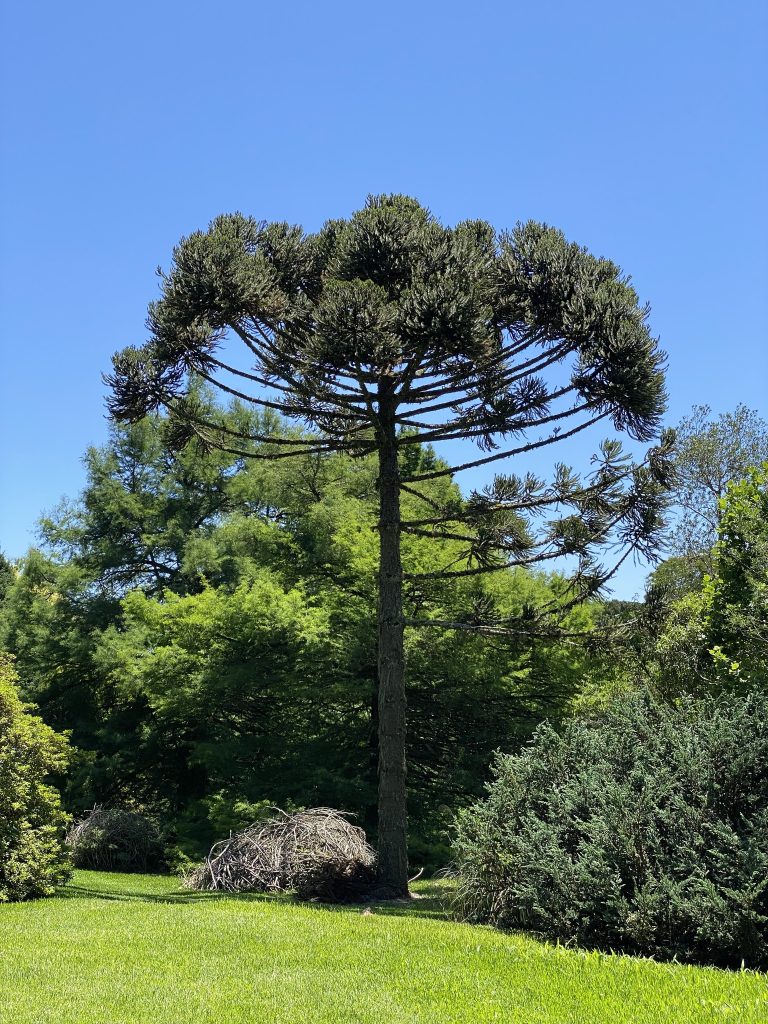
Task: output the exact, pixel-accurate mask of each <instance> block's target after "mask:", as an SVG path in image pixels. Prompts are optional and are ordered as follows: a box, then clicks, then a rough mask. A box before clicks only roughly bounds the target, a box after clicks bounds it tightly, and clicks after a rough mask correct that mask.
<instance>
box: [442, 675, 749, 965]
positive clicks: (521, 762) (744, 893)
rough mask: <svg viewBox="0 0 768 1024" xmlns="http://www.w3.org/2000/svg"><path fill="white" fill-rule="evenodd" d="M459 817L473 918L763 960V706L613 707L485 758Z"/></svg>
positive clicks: (463, 878)
mask: <svg viewBox="0 0 768 1024" xmlns="http://www.w3.org/2000/svg"><path fill="white" fill-rule="evenodd" d="M494 776H495V778H494V780H493V782H492V783H491V784H490V785H489V787H488V797H487V798H486V799H485V800H483V801H482V802H480V803H478V804H476V805H475V806H473V807H471V808H469V809H468V810H466V811H465V812H463V813H462V814H461V815H460V817H459V820H458V825H457V836H456V841H455V848H456V855H457V860H458V864H459V873H460V887H459V896H458V905H459V909H460V912H461V914H462V916H463V917H464V918H465V919H468V920H471V921H481V922H487V923H491V924H494V925H497V926H500V927H503V928H523V929H530V930H532V931H534V932H538V933H540V934H542V935H543V936H545V937H548V938H551V939H557V940H575V941H577V942H579V943H581V944H584V945H591V946H596V947H599V948H613V949H622V950H624V951H627V952H634V953H642V954H649V955H661V956H664V957H669V956H676V957H678V958H679V959H685V960H691V961H704V962H712V963H717V964H722V965H738V964H739V963H741V962H742V961H744V962H745V963H747V964H749V965H751V966H765V965H766V964H768V698H766V696H764V695H762V694H758V693H753V694H750V695H747V696H742V697H737V696H733V695H730V696H728V695H725V694H722V695H720V696H718V697H708V698H705V699H698V700H694V699H693V698H685V699H683V700H681V701H680V702H678V703H677V704H676V705H675V706H674V707H667V706H664V705H662V704H660V703H657V702H655V701H654V700H653V699H652V698H651V697H650V696H649V695H647V694H639V695H634V696H631V697H620V698H617V699H616V700H615V701H614V702H612V703H611V704H610V705H609V706H608V708H607V709H605V710H604V711H603V712H601V713H599V715H596V716H594V717H593V718H591V719H576V720H574V721H572V722H571V723H570V724H569V725H568V726H567V727H566V729H565V731H564V732H563V734H562V735H558V733H556V732H555V731H554V730H553V729H552V728H551V727H549V726H547V725H544V726H542V727H540V728H539V730H538V731H537V733H536V735H535V737H534V739H533V741H532V743H531V744H530V745H529V746H528V747H527V748H526V749H525V750H524V751H523V752H522V753H521V754H518V755H516V756H504V755H497V758H496V762H495V765H494Z"/></svg>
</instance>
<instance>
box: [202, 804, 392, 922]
mask: <svg viewBox="0 0 768 1024" xmlns="http://www.w3.org/2000/svg"><path fill="white" fill-rule="evenodd" d="M277 814H278V817H276V818H273V819H271V820H269V821H265V822H258V823H257V824H255V825H251V826H250V827H249V828H247V829H245V830H244V831H243V832H238V833H236V834H235V835H233V836H230V838H229V839H225V840H224V841H223V842H220V843H216V845H215V846H213V847H212V849H211V852H210V853H209V854H208V856H207V858H206V859H205V861H204V862H203V863H202V864H201V865H200V867H198V868H196V869H195V870H194V871H193V872H192V873H191V874H190V875H189V876H188V877H187V879H186V881H185V884H186V885H187V886H189V887H190V888H192V889H206V890H218V891H221V892H269V891H285V890H287V889H292V890H294V891H295V893H296V895H297V896H299V897H300V898H301V899H315V900H328V901H332V902H349V901H353V900H356V899H360V898H362V897H363V896H364V894H365V893H366V891H367V890H368V889H369V888H370V886H371V883H372V882H373V880H374V877H375V865H376V855H375V853H374V851H373V849H372V848H371V846H370V845H369V844H368V842H367V840H366V838H365V833H364V832H363V830H362V829H361V828H356V827H355V826H354V825H351V824H350V823H349V821H348V820H347V818H346V817H345V816H344V815H343V814H341V813H339V812H338V811H334V810H332V809H331V808H330V807H312V808H310V809H309V810H306V811H299V812H297V813H296V814H286V813H285V812H284V811H279V810H278V811H277Z"/></svg>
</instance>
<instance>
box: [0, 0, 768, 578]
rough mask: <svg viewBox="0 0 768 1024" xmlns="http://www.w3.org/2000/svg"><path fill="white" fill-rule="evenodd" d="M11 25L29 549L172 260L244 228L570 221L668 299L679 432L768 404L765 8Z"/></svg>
mask: <svg viewBox="0 0 768 1024" xmlns="http://www.w3.org/2000/svg"><path fill="white" fill-rule="evenodd" d="M2 18H3V20H2V23H1V24H0V76H2V80H1V81H0V86H1V89H0V93H1V97H2V98H1V99H0V103H1V104H2V115H1V116H2V161H1V162H0V174H1V175H2V179H3V180H2V190H1V196H2V199H1V202H2V238H1V242H0V304H1V313H0V342H1V343H2V382H3V387H2V402H1V404H0V417H1V418H2V422H1V423H0V445H1V446H2V450H1V452H0V494H1V496H0V548H2V549H4V550H5V552H6V553H7V554H8V555H11V556H19V555H21V554H23V553H24V551H25V549H26V547H27V546H28V545H29V544H30V543H32V541H33V539H34V532H33V530H34V523H35V520H36V518H37V517H38V515H39V514H40V513H41V511H43V510H44V509H50V508H52V507H53V506H54V505H55V504H56V503H57V502H58V501H59V499H60V498H61V497H62V496H63V495H65V494H66V495H70V496H74V495H76V494H77V492H78V491H79V490H80V488H81V487H82V484H83V471H82V466H81V462H80V460H81V457H82V454H83V452H84V451H85V449H86V447H87V446H88V445H90V444H99V443H101V442H103V440H104V439H105V436H106V423H105V420H104V388H103V385H102V383H101V373H102V372H103V371H105V370H108V369H109V365H110V356H111V354H112V352H113V351H115V350H116V349H118V348H121V347H123V346H124V345H126V344H131V343H140V342H141V341H142V340H143V339H144V336H145V331H144V317H145V312H146V306H147V303H148V301H150V300H151V299H152V298H154V297H155V296H156V293H157V281H156V278H155V276H154V269H155V267H156V266H157V265H158V264H162V265H165V266H167V265H168V260H169V255H170V251H171V248H172V246H173V244H174V243H175V242H176V241H177V240H178V238H179V237H180V236H181V235H182V234H186V233H188V232H190V231H193V230H195V229H197V228H200V227H205V226H206V225H207V223H208V221H209V220H210V219H211V218H212V217H214V216H215V215H216V214H218V213H222V212H229V211H233V210H238V209H239V210H242V211H244V212H246V213H249V214H253V215H254V216H256V217H259V218H266V219H281V220H289V221H293V222H298V223H302V224H303V225H304V226H305V227H306V228H307V229H310V230H315V229H317V228H318V227H320V225H321V224H322V222H323V221H324V220H325V219H327V218H329V217H339V216H346V215H348V214H349V213H351V212H352V211H353V210H355V209H357V208H358V207H359V206H361V205H362V203H363V202H364V200H365V196H366V194H368V193H370V192H374V193H375V192H406V193H409V194H412V195H414V196H416V197H417V198H419V199H420V200H421V201H422V202H423V203H425V204H426V205H428V206H429V207H430V208H431V209H432V210H433V212H434V213H435V214H436V215H437V216H438V217H440V219H441V220H443V221H445V222H446V223H453V222H456V221H458V220H462V219H464V218H467V217H474V218H486V219H487V220H489V221H491V222H492V223H494V224H495V225H496V226H498V227H511V226H513V225H514V223H515V222H516V221H517V220H526V219H528V218H535V219H537V220H543V221H546V222H548V223H550V224H554V225H556V226H558V227H560V228H562V229H563V230H564V231H565V233H566V234H567V235H568V236H569V237H570V238H572V239H574V240H576V241H578V242H580V243H582V244H585V245H587V246H588V247H589V248H590V249H592V250H593V251H594V252H595V253H596V254H598V255H602V256H608V257H610V258H611V259H613V260H615V261H616V262H618V263H619V264H620V265H621V266H622V267H623V268H624V269H625V270H626V271H627V272H629V273H630V274H631V275H632V277H633V280H634V283H635V286H636V288H637V289H638V291H639V293H640V295H641V297H642V299H643V300H644V301H645V300H647V301H648V302H650V303H651V306H652V310H653V312H652V319H651V323H652V327H653V330H654V332H655V333H656V334H658V335H659V336H660V337H661V341H662V345H663V347H664V348H665V349H666V350H667V352H668V353H669V376H668V381H669V391H670V408H669V422H670V423H674V422H676V421H677V420H678V419H679V418H680V416H681V415H683V414H684V413H686V412H687V411H688V410H689V409H690V407H691V405H693V404H694V403H697V402H699V403H700V402H707V403H709V404H710V405H711V406H712V407H713V409H714V410H715V411H716V412H721V411H725V410H728V409H732V408H733V407H734V406H735V405H736V404H737V403H738V402H740V401H743V402H745V403H746V404H747V405H749V406H751V407H752V408H756V409H758V410H760V412H761V414H762V415H764V416H765V415H766V412H768V409H767V408H766V407H767V406H768V401H767V399H768V356H767V355H766V320H767V317H766V313H767V312H768V310H767V309H766V306H767V303H766V294H767V293H766V280H767V279H768V274H767V273H766V271H768V255H767V253H766V241H767V240H768V190H766V182H768V175H767V174H766V172H767V171H768V160H767V159H766V157H767V156H768V131H767V122H766V112H767V110H768V103H767V102H766V101H767V100H768V4H766V3H765V0H754V2H753V0H744V2H739V0H734V2H733V3H730V4H726V3H725V2H721V0H718V2H712V0H697V2H692V0H678V2H676V3H670V2H669V0H666V2H664V3H659V2H656V0H650V2H646V3H642V4H641V3H634V4H628V3H625V4H619V3H616V2H615V0H614V2H611V3H605V2H590V0H586V2H584V3H578V4H577V3H575V2H567V0H540V2H539V3H538V4H520V3H515V2H510V0H492V2H488V0H474V2H472V3H451V2H450V0H442V2H439V3H438V2H435V0H426V2H419V0H410V2H407V3H404V2H402V0H388V2H387V3H381V4H365V3H360V0H357V2H339V0H326V2H325V3H317V2H316V0H315V2H308V0H293V2H292V3H290V4H276V3H269V4H267V3H262V2H258V0H252V2H250V3H248V2H232V0H220V2H218V3H217V4H215V5H214V4H211V3H206V4H203V3H194V2H189V0H186V2H184V3H182V2H179V0H162V2H157V0H156V2H154V3H148V2H146V0H134V2H132V3H129V4H128V3H127V4H108V3H94V2H78V3H73V4H61V3H52V2H39V3H35V2H29V3H27V4H25V5H22V4H20V3H18V2H16V3H13V2H11V0H8V2H7V3H6V5H5V12H4V14H3V16H2ZM553 451H554V450H553ZM577 455H578V453H577ZM574 462H575V463H576V462H577V459H576V458H574ZM519 468H521V467H518V469H519ZM522 468H525V467H522ZM475 482H477V481H475ZM642 577H643V571H642V570H641V569H640V568H635V569H631V570H629V571H628V572H626V573H625V574H624V575H623V576H622V578H621V580H620V581H619V585H618V587H617V594H618V596H627V597H630V596H632V594H633V593H634V592H636V591H637V590H639V588H640V586H641V582H642Z"/></svg>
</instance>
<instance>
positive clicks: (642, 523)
mask: <svg viewBox="0 0 768 1024" xmlns="http://www.w3.org/2000/svg"><path fill="white" fill-rule="evenodd" d="M646 320H647V310H645V309H643V308H642V307H640V306H639V305H638V299H637V295H636V293H635V292H634V290H633V288H632V287H631V286H630V284H629V281H628V280H627V279H626V278H625V277H623V276H622V273H621V271H620V269H619V268H618V267H617V266H616V265H615V264H613V263H611V262H609V261H608V260H605V259H598V258H596V257H594V256H592V255H591V254H589V253H588V252H587V251H586V250H585V249H583V248H581V247H579V246H577V245H575V244H572V243H569V242H567V241H566V239H565V238H564V237H563V235H562V234H561V233H560V232H559V231H556V230H554V229H552V228H550V227H547V226H545V225H542V224H536V223H528V224H525V225H521V226H518V227H517V228H515V230H514V231H512V232H510V233H501V234H499V233H497V232H496V231H495V230H494V229H493V227H491V225H489V224H487V223H485V222H482V221H467V222H464V223H462V224H459V225H458V226H457V227H454V228H449V227H444V226H443V225H442V224H440V223H439V222H438V221H437V220H436V219H435V218H434V217H433V216H432V215H431V214H430V212H429V211H428V210H426V209H425V208H424V207H422V206H421V205H420V204H419V203H418V202H416V201H415V200H414V199H410V198H408V197H404V196H379V197H372V198H369V200H368V202H367V203H366V205H365V208H364V209H362V210H360V211H359V212H357V213H355V214H354V215H353V216H352V217H351V218H350V219H349V220H333V221H329V222H328V223H327V224H326V225H325V226H324V227H323V228H322V230H321V231H319V232H318V233H316V234H305V233H304V231H302V229H301V228H299V227H292V226H289V225H288V224H284V223H262V222H259V221H256V220H253V219H252V218H249V217H245V216H242V215H241V214H234V215H231V216H222V217H219V218H217V219H216V220H215V221H213V223H212V224H211V226H210V228H209V229H208V231H206V232H198V233H195V234H193V235H191V236H190V237H188V238H185V239H183V240H182V241H181V242H180V244H179V245H178V246H177V248H176V249H175V251H174V258H173V266H172V269H171V270H170V272H169V273H168V274H165V275H163V276H162V296H161V298H160V299H159V300H158V301H157V302H155V303H153V304H152V305H151V307H150V311H149V319H148V325H149V329H150V332H151V335H150V338H149V340H148V341H147V343H146V344H145V345H144V346H143V347H142V348H138V349H137V348H128V349H126V350H124V351H123V352H121V353H119V354H118V355H117V356H116V357H115V359H114V371H113V373H112V374H111V375H110V376H109V377H108V378H107V381H108V383H109V384H110V385H111V388H112V395H111V399H110V411H111V412H112V414H113V415H115V416H116V417H118V418H123V419H128V420H137V419H139V418H140V417H142V416H144V415H146V414H147V413H148V412H150V411H152V410H156V409H158V408H161V407H162V408H164V409H166V410H167V411H168V412H169V414H170V416H171V418H172V420H173V421H174V422H175V424H176V442H177V443H178V444H179V445H181V444H184V443H185V442H186V441H187V440H189V439H191V438H193V437H197V438H199V439H201V440H202V441H203V442H204V443H205V444H208V445H211V446H214V447H218V448H221V449H224V450H226V451H230V452H232V453H236V454H244V455H246V456H253V457H257V458H269V459H283V458H290V457H293V456H300V455H306V454H307V453H321V452H329V451H346V452H349V453H352V454H353V455H360V456H364V455H366V454H369V453H373V454H375V455H376V457H377V458H378V465H379V479H378V490H379V517H378V531H379V537H380V563H379V602H378V643H379V651H378V666H379V669H378V707H379V715H378V728H379V836H378V845H379V872H380V880H381V882H382V884H384V885H386V886H387V887H389V888H390V889H391V890H392V891H393V892H395V893H405V892H407V885H408V865H407V844H406V837H407V821H406V777H405V754H404V749H405V730H406V691H405V658H404V647H403V636H404V629H405V627H406V626H446V627H448V628H476V629H479V630H481V631H487V632H490V633H493V634H496V635H504V634H505V633H508V634H512V633H514V632H515V631H520V630H529V631H530V630H535V629H537V628H540V629H544V628H546V627H545V626H544V625H543V624H544V623H545V622H546V621H547V620H546V619H545V615H546V613H547V612H551V611H552V610H553V609H552V608H549V609H532V610H529V611H528V612H526V615H525V621H517V622H510V621H509V620H508V619H507V620H506V621H504V620H502V619H500V618H499V617H494V615H493V610H492V609H490V608H488V607H486V606H485V604H484V603H483V602H480V604H481V605H482V607H475V608H473V609H468V613H467V616H466V618H465V619H462V620H461V621H460V622H437V621H435V620H433V619H431V618H430V617H429V615H428V614H427V615H425V614H424V611H423V609H424V607H425V603H424V601H423V600H422V598H421V597H420V595H423V593H424V591H425V589H428V588H429V585H430V581H432V582H433V583H434V584H435V585H437V583H439V581H440V580H445V579H451V578H456V577H460V576H467V575H470V576H471V575H474V574H477V573H481V572H489V571H491V572H492V571H498V570H499V569H501V568H503V567H506V566H532V565H536V564H540V563H545V564H550V565H558V566H562V565H563V564H564V563H563V562H562V561H556V560H558V559H566V564H568V566H569V572H571V570H572V577H571V579H570V584H569V587H568V588H567V592H565V593H564V594H563V596H562V601H560V602H559V606H558V607H559V609H560V610H562V609H563V608H564V607H566V606H568V605H569V604H571V603H573V602H575V601H577V600H579V599H582V598H583V597H585V596H588V595H591V594H595V593H596V592H597V591H598V590H599V588H600V587H601V586H602V585H603V584H604V583H605V581H606V580H607V578H608V577H609V576H610V575H611V573H612V571H614V569H615V564H617V563H620V562H621V561H623V560H624V559H625V558H626V557H628V555H629V554H630V553H631V552H640V553H642V554H644V555H649V554H651V553H653V551H654V548H655V544H656V537H657V534H658V531H659V528H660V526H661V524H662V509H663V497H662V495H663V490H664V479H663V478H664V474H665V471H666V470H665V467H666V444H665V443H662V444H661V445H660V446H658V447H655V448H653V449H651V450H650V452H649V453H648V455H647V456H646V458H645V459H644V460H643V462H642V463H640V464H635V463H633V462H632V461H631V459H630V458H629V457H628V456H627V455H625V454H624V452H623V451H622V448H621V444H620V443H619V442H618V441H615V440H609V441H605V442H603V443H602V444H601V446H600V449H599V453H598V455H596V456H595V458H594V459H593V464H592V469H591V470H590V472H589V474H588V475H587V476H586V477H584V478H582V477H579V476H578V475H576V474H575V473H574V472H573V471H572V470H571V469H569V468H568V467H566V466H563V465H560V464H558V465H557V467H556V470H555V472H554V474H553V477H552V479H551V480H550V481H543V480H540V479H537V478H536V477H535V476H533V475H532V474H531V473H529V472H527V473H525V474H524V475H522V476H516V475H505V476H496V477H495V478H494V479H493V482H492V484H490V485H489V486H488V487H487V488H486V489H485V490H483V491H482V492H473V493H472V494H471V496H470V497H469V498H468V499H467V500H466V501H460V500H453V499H452V500H451V501H450V503H449V504H448V505H445V504H443V503H441V502H439V501H435V500H434V498H432V497H430V496H428V495H423V499H424V513H425V514H424V516H423V517H422V518H418V519H411V520H404V519H403V518H402V516H401V512H400V496H401V492H403V491H410V492H412V493H413V494H416V495H421V494H422V491H421V490H420V487H421V488H422V489H423V488H424V481H426V480H429V479H433V478H436V477H440V476H446V475H449V474H453V473H457V472H459V471H463V470H468V469H471V468H475V467H480V466H491V465H493V464H494V463H496V462H501V461H502V460H505V459H508V458H511V457H513V456H520V457H524V456H525V454H526V453H527V452H531V451H533V450H535V449H540V448H545V447H547V446H550V445H554V444H558V443H560V442H562V441H564V440H565V439H567V438H569V437H573V436H574V435H576V434H578V433H580V432H582V431H584V430H586V429H587V428H589V427H591V426H596V425H597V424H600V423H601V421H609V422H610V423H611V424H612V425H613V427H614V428H615V429H616V430H618V431H625V432H626V433H628V434H629V436H630V437H632V438H633V439H635V440H640V441H650V440H651V439H653V438H654V437H655V436H656V434H657V431H658V427H659V421H660V417H661V414H662V412H663V410H664V401H665V392H664V376H663V369H662V367H663V354H662V353H661V352H660V351H659V349H658V347H657V345H656V342H655V340H654V339H653V338H652V337H651V335H650V333H649V329H648V326H647V322H646ZM237 339H239V342H241V343H242V348H241V349H239V350H238V349H237V346H236V344H235V342H236V340H237ZM236 351H240V352H241V353H242V355H243V356H244V357H245V358H240V356H238V355H233V354H232V353H233V352H236ZM199 379H202V380H204V381H207V382H208V383H209V384H210V385H213V386H215V387H217V388H219V389H220V390H221V391H222V392H224V393H225V394H226V395H227V396H229V397H231V398H232V397H233V398H236V399H240V400H241V401H243V402H245V403H249V404H253V405H255V406H257V407H260V408H262V409H267V410H275V411H276V412H278V413H280V414H281V415H282V416H283V417H287V418H288V419H289V420H293V421H295V423H296V428H295V430H294V429H286V430H283V432H282V433H281V432H279V431H278V430H273V429H269V430H267V431H266V432H265V433H262V434H259V433H254V432H253V431H250V430H238V429H237V428H235V427H233V426H232V424H231V420H230V421H225V420H224V417H223V416H222V417H221V418H219V417H217V416H215V415H214V416H212V415H211V414H210V408H204V407H203V406H202V404H201V403H200V401H199V399H198V398H197V397H196V395H197V394H198V391H197V390H196V388H195V387H194V385H193V384H191V382H193V381H195V380H199ZM459 439H471V440H472V441H473V442H475V443H476V445H477V446H478V448H479V450H476V451H475V452H474V453H472V454H471V455H470V457H468V458H467V460H466V461H464V462H462V463H461V464H459V465H454V466H448V465H446V464H439V465H436V466H434V467H430V468H428V469H427V470H425V469H424V468H423V467H422V468H421V470H420V471H419V470H418V469H417V470H411V471H409V470H408V467H409V466H411V467H412V466H413V465H414V460H412V459H410V460H409V459H408V457H407V452H408V450H409V449H411V450H412V446H414V445H423V444H430V445H434V444H436V443H437V442H442V441H451V440H459ZM405 531H410V532H412V533H416V534H426V535H427V536H430V537H441V538H444V539H446V540H448V541H450V542H451V543H450V544H449V545H448V549H450V551H451V553H452V554H453V553H455V555H456V557H455V559H453V558H452V559H451V564H450V565H446V566H435V568H434V572H429V573H422V574H419V576H418V577H417V576H415V575H410V576H406V577H404V575H403V571H402V566H401V551H400V547H401V536H402V534H403V533H404V532H405ZM605 547H609V548H611V549H612V551H613V554H614V557H613V559H612V561H613V563H614V569H612V568H611V567H604V566H603V565H601V564H600V563H599V562H598V561H597V559H596V553H597V552H598V551H599V550H600V549H601V548H605ZM404 593H405V597H406V599H407V600H408V601H409V604H410V606H412V608H413V614H412V615H409V617H406V615H405V613H404Z"/></svg>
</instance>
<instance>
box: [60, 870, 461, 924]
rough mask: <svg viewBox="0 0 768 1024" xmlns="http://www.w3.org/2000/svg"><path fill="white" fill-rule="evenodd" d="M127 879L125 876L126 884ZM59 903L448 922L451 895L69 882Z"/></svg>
mask: <svg viewBox="0 0 768 1024" xmlns="http://www.w3.org/2000/svg"><path fill="white" fill-rule="evenodd" d="M128 878H130V875H126V880H127V879H128ZM56 895H57V897H58V898H59V899H67V900H93V899H98V900H107V901H109V902H113V903H166V904H189V903H233V902H234V903H268V904H272V905H275V904H282V905H283V906H294V907H312V908H314V909H316V910H324V911H327V912H329V913H340V914H345V913H346V914H361V913H363V912H364V911H366V910H369V911H370V912H371V913H374V914H381V915H387V916H390V917H418V918H427V919H434V920H443V921H444V920H449V919H450V899H451V895H452V894H451V891H450V889H447V888H446V886H445V885H440V884H438V883H429V882H426V883H422V884H421V885H420V886H419V890H418V894H417V896H418V898H416V899H411V900H386V901H373V902H371V903H322V902H319V901H313V900H299V899H296V897H294V896H291V895H290V894H289V893H260V892H254V893H245V892H243V893H227V892H199V891H197V890H194V889H171V890H169V891H168V892H146V891H142V890H141V889H131V888H130V887H129V886H128V885H126V886H125V887H124V886H123V885H122V884H119V883H118V884H115V885H114V886H111V887H110V886H106V885H105V886H103V887H99V886H89V885H81V884H78V883H77V882H70V883H69V884H68V885H65V886H63V887H62V888H61V889H59V891H58V892H57V894H56Z"/></svg>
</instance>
